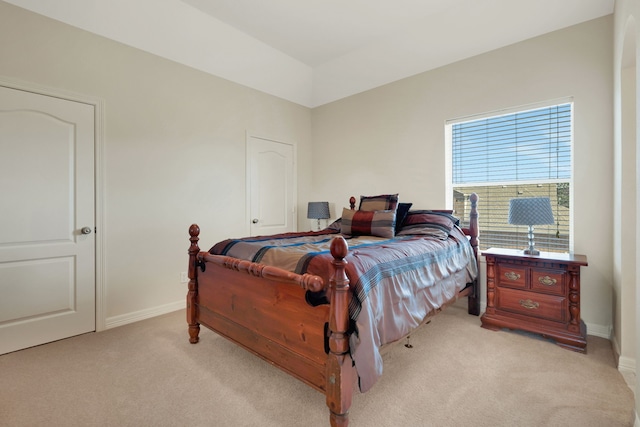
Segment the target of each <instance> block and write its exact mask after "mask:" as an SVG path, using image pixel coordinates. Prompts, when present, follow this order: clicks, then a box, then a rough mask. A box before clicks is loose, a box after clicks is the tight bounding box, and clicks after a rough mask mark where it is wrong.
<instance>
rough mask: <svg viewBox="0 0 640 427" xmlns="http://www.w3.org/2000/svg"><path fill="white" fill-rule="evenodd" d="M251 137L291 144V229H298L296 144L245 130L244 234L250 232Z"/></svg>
mask: <svg viewBox="0 0 640 427" xmlns="http://www.w3.org/2000/svg"><path fill="white" fill-rule="evenodd" d="M251 138H257V139H264V140H266V141H271V142H275V143H277V144H284V145H289V146H291V148H292V150H293V165H292V168H293V183H292V186H293V200H292V203H293V208H294V214H293V231H297V230H298V170H297V165H298V162H297V159H298V153H297V147H296V144H292V143H290V142H285V141H283V140H282V139H281V138H272V137H269V136H264V135H259V134H258V133H254V132H251V131H248V130H247V131H246V132H245V143H244V148H245V153H244V156H245V176H246V179H245V181H246V182H245V191H244V193H245V200H246V201H245V230H246V231H245V235H247V236H249V235H250V234H251V224H250V221H251V170H250V169H249V143H250V140H251Z"/></svg>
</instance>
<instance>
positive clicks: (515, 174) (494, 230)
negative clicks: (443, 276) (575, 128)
mask: <svg viewBox="0 0 640 427" xmlns="http://www.w3.org/2000/svg"><path fill="white" fill-rule="evenodd" d="M571 110H572V104H571V103H566V104H560V105H554V106H551V107H545V108H539V109H535V110H528V111H521V112H517V113H513V114H506V115H501V116H496V117H488V118H484V119H480V120H473V121H467V122H461V123H456V124H454V125H452V126H451V137H452V178H453V190H454V196H453V198H454V209H455V210H456V213H457V214H458V215H459V216H461V217H463V218H464V216H465V215H464V213H465V212H466V211H467V207H466V203H467V202H466V201H465V200H467V199H468V195H469V194H470V193H472V192H475V193H477V194H478V196H479V197H480V203H479V212H480V218H479V220H480V231H481V237H480V245H481V249H486V248H489V247H503V248H524V247H525V246H526V245H527V242H528V239H527V233H528V227H526V226H515V225H511V224H508V212H509V201H510V200H511V199H512V198H515V197H549V198H550V199H551V204H552V208H553V211H554V218H555V221H556V224H554V225H552V226H536V227H535V232H534V233H535V242H536V247H537V248H538V249H539V250H543V251H554V252H566V251H568V250H569V235H570V229H569V226H570V217H571V215H570V211H569V209H570V203H569V202H570V201H569V194H570V185H571V161H572V160H571V143H572V111H571Z"/></svg>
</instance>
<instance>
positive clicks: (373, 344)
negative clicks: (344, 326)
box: [210, 228, 478, 392]
mask: <svg viewBox="0 0 640 427" xmlns="http://www.w3.org/2000/svg"><path fill="white" fill-rule="evenodd" d="M337 233H338V232H337V231H335V230H330V229H326V230H322V231H319V232H306V233H286V234H280V235H274V236H262V237H253V238H243V239H229V240H224V241H222V242H219V243H218V244H216V245H215V246H214V247H213V248H211V250H210V253H212V254H216V255H227V256H231V257H234V258H240V259H245V260H249V261H253V262H257V263H261V264H266V265H272V266H275V267H279V268H282V269H285V270H288V271H293V272H296V273H298V274H302V273H309V274H315V275H318V276H321V277H322V278H323V279H324V280H325V283H329V278H330V276H331V272H332V266H331V260H332V256H331V254H330V252H329V246H330V244H331V239H332V238H333V237H335V235H336V234H337ZM345 238H346V239H347V242H348V243H349V254H348V255H347V257H346V258H345V260H346V261H348V264H347V266H346V273H347V276H348V277H349V280H350V286H351V290H352V292H353V298H352V299H351V304H350V306H349V313H350V316H351V319H352V321H353V322H352V323H353V324H354V325H355V326H354V328H355V330H354V333H352V334H351V341H350V346H351V356H352V358H353V360H354V363H355V367H356V370H357V372H358V377H359V384H360V390H361V391H362V392H365V391H367V390H368V389H369V388H371V386H373V384H374V383H375V382H376V380H377V379H378V378H379V377H380V376H381V375H382V357H381V355H380V352H379V349H380V347H381V346H382V345H384V344H388V343H391V342H394V341H397V340H399V339H401V338H402V337H404V336H405V335H407V334H408V333H409V332H411V331H412V330H413V329H414V328H416V327H417V326H419V325H420V323H421V322H422V320H423V319H424V318H425V317H426V316H427V315H428V314H429V313H430V312H431V311H432V310H434V309H437V308H439V307H441V306H442V305H443V304H444V303H446V302H447V301H448V300H450V299H452V298H455V296H456V295H457V293H458V292H459V291H460V290H462V289H463V288H464V287H465V286H466V284H467V283H470V282H471V281H473V280H474V279H475V277H476V276H477V274H478V271H477V264H476V262H475V258H474V256H473V250H472V249H471V245H469V241H468V239H467V237H466V236H465V235H464V234H463V233H462V231H461V230H459V229H458V228H454V229H453V230H452V232H451V234H450V236H449V238H448V239H447V240H439V239H434V238H432V237H429V236H423V235H410V236H401V237H395V238H393V239H387V238H380V237H372V236H353V237H347V236H345Z"/></svg>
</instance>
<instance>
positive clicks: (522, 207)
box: [509, 197, 554, 255]
mask: <svg viewBox="0 0 640 427" xmlns="http://www.w3.org/2000/svg"><path fill="white" fill-rule="evenodd" d="M553 223H554V220H553V211H552V210H551V200H549V198H548V197H529V198H516V199H511V201H510V203H509V224H515V225H528V226H529V247H528V248H527V249H525V250H524V253H525V254H527V255H540V251H538V250H536V248H535V247H534V246H535V244H534V243H533V226H534V225H542V224H553Z"/></svg>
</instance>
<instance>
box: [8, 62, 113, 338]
mask: <svg viewBox="0 0 640 427" xmlns="http://www.w3.org/2000/svg"><path fill="white" fill-rule="evenodd" d="M0 85H2V86H6V87H8V88H11V89H17V90H22V91H26V92H32V93H35V94H39V95H46V96H51V97H54V98H60V99H65V100H68V101H73V102H80V103H83V104H88V105H91V106H93V111H94V118H93V121H94V135H93V141H94V174H95V176H94V190H93V192H94V204H95V206H94V209H95V230H96V232H95V244H96V247H95V257H96V259H95V278H94V279H95V305H96V307H95V309H96V312H95V313H96V314H95V316H96V319H95V327H96V332H100V331H104V330H105V329H106V326H105V323H106V322H105V319H106V318H105V315H106V307H105V302H106V298H105V294H106V289H105V286H104V277H105V271H104V268H105V265H106V262H105V259H104V256H105V250H104V248H105V240H106V239H105V237H106V230H105V221H104V194H105V191H104V179H103V177H104V154H103V153H104V106H105V101H104V99H102V98H98V97H95V96H89V95H85V94H78V93H74V92H70V91H66V90H62V89H54V88H51V87H47V86H43V85H40V84H37V83H33V82H27V81H24V80H18V79H15V78H12V77H7V76H3V75H0Z"/></svg>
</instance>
